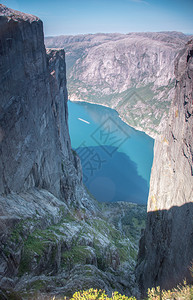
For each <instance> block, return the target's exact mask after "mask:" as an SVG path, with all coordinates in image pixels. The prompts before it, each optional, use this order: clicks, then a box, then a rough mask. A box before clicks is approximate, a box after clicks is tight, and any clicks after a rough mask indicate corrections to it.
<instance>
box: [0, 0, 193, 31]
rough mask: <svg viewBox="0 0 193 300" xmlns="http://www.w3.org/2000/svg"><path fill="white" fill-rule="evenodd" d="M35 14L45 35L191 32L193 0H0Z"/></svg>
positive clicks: (192, 28)
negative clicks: (40, 21) (42, 24)
mask: <svg viewBox="0 0 193 300" xmlns="http://www.w3.org/2000/svg"><path fill="white" fill-rule="evenodd" d="M1 3H2V4H4V5H6V6H8V7H10V8H13V9H16V10H20V11H22V12H25V13H30V14H33V15H36V16H38V17H39V18H40V19H41V20H42V21H43V23H44V33H45V36H56V35H71V34H73V35H74V34H85V33H99V32H102V33H110V32H120V33H128V32H147V31H181V32H184V33H186V34H193V0H52V1H51V0H33V1H31V0H2V2H1Z"/></svg>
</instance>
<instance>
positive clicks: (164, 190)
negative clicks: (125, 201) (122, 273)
mask: <svg viewBox="0 0 193 300" xmlns="http://www.w3.org/2000/svg"><path fill="white" fill-rule="evenodd" d="M175 77H176V89H175V98H174V101H173V103H172V105H171V108H170V112H169V120H168V123H167V128H166V130H165V131H164V133H163V136H162V137H161V138H160V140H157V141H156V142H155V150H154V151H155V152H154V153H155V155H154V156H155V157H154V162H153V168H152V174H151V183H150V193H149V200H148V218H147V224H146V229H145V232H144V235H143V237H142V239H141V243H140V252H139V258H138V267H137V277H138V282H139V285H140V288H141V291H142V292H144V291H146V290H147V288H148V287H152V286H158V285H160V286H161V287H162V288H171V287H173V286H175V285H176V284H178V283H180V282H183V280H184V279H185V278H186V279H187V280H188V281H190V282H191V281H192V276H191V274H190V269H189V268H190V267H191V265H192V259H193V240H192V236H193V223H192V215H193V204H192V201H193V189H192V187H193V43H192V42H189V43H188V44H187V46H186V48H185V49H183V50H182V51H181V52H180V53H179V55H178V57H177V59H176V63H175Z"/></svg>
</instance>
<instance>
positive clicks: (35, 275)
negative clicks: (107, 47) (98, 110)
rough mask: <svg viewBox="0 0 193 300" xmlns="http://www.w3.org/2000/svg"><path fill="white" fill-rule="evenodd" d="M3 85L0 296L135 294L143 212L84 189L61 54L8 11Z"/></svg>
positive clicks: (0, 45) (2, 43) (2, 42)
mask: <svg viewBox="0 0 193 300" xmlns="http://www.w3.org/2000/svg"><path fill="white" fill-rule="evenodd" d="M0 82H1V85H0V298H1V299H4V300H6V299H29V298H30V299H38V297H41V299H42V298H43V297H46V296H49V297H50V296H51V295H53V294H54V295H72V294H73V293H74V292H75V291H77V290H79V289H85V288H91V287H93V288H102V289H105V290H106V291H107V293H109V294H110V293H111V292H112V291H113V290H118V291H119V292H122V293H127V294H128V295H129V294H131V292H132V291H133V290H136V285H135V276H134V268H135V263H136V256H137V252H138V240H139V235H140V231H141V228H143V227H144V222H145V217H146V213H145V211H146V208H145V206H137V205H134V204H129V203H127V204H121V203H117V204H115V206H113V207H111V206H109V208H108V205H105V206H104V205H102V204H100V203H98V202H97V201H96V200H95V199H93V197H92V196H91V195H90V194H89V193H88V192H87V191H86V190H85V187H84V185H83V183H82V169H81V165H80V160H79V157H78V156H77V154H76V152H74V151H72V149H71V143H70V138H69V132H68V109H67V89H66V65H65V53H64V50H62V49H61V50H59V49H58V50H56V49H48V50H47V51H46V49H45V46H44V37H43V25H42V22H41V20H39V19H38V18H37V17H35V16H32V15H28V14H24V13H21V12H18V11H14V10H12V9H9V8H7V7H5V6H4V5H2V4H0ZM77 130H78V129H77ZM123 207H125V209H124V212H123ZM109 212H110V215H111V218H109ZM138 214H139V215H140V216H141V219H140V221H137V216H138ZM113 216H114V217H113ZM117 216H119V217H118V219H117ZM127 218H128V220H127ZM132 220H134V222H135V223H134V224H135V226H133V222H132ZM133 227H134V229H132V228H133Z"/></svg>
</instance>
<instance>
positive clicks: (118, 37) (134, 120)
mask: <svg viewBox="0 0 193 300" xmlns="http://www.w3.org/2000/svg"><path fill="white" fill-rule="evenodd" d="M187 41H188V38H187V36H185V35H184V34H182V33H178V32H160V33H129V34H126V35H124V34H94V35H83V36H75V37H73V36H61V37H48V38H46V39H45V42H46V45H47V47H63V48H64V49H65V51H66V53H67V69H68V72H67V74H68V91H69V99H71V100H75V101H78V100H79V101H81V100H82V101H87V102H93V103H98V104H103V105H106V106H109V107H111V108H114V109H116V110H117V111H118V113H119V114H120V116H121V117H122V118H123V120H124V121H125V122H126V123H128V124H129V125H131V126H134V127H135V128H137V129H140V130H143V131H146V132H147V133H148V134H150V135H151V136H153V137H155V136H156V134H157V133H160V132H161V131H162V130H163V127H164V125H165V119H166V116H167V113H168V109H169V106H170V103H171V100H172V99H173V95H174V93H173V91H174V83H175V78H174V72H173V69H174V60H175V57H176V55H177V53H178V52H179V49H181V48H183V47H184V44H185V43H186V42H187ZM161 120H162V121H161Z"/></svg>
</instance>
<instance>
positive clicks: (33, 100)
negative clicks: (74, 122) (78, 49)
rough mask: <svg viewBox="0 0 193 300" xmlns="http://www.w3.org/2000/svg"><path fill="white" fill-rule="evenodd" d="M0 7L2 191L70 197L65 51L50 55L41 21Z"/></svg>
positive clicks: (0, 190)
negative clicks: (66, 169)
mask: <svg viewBox="0 0 193 300" xmlns="http://www.w3.org/2000/svg"><path fill="white" fill-rule="evenodd" d="M0 8H1V11H0V25H1V29H0V30H1V31H0V34H1V49H0V51H1V61H0V64H1V89H0V99H1V103H0V105H1V106H0V113H1V115H0V129H1V144H0V151H1V156H0V173H1V176H0V193H1V194H7V193H10V192H11V191H12V192H17V193H18V192H20V191H24V190H27V189H28V188H30V187H39V188H46V189H47V190H49V191H50V192H52V193H53V194H54V195H55V196H58V197H60V196H62V195H64V196H65V200H67V198H68V197H70V195H68V192H67V190H66V188H65V184H66V180H67V178H66V176H65V172H64V170H63V169H62V161H63V160H65V161H69V164H70V165H71V167H72V168H74V174H75V173H76V172H75V167H74V165H75V161H74V157H73V155H72V153H71V149H70V139H69V134H68V125H67V114H68V113H67V92H66V68H65V60H64V55H65V54H64V51H63V50H61V51H58V52H57V51H55V50H54V51H51V50H49V52H48V56H46V50H45V47H44V41H43V27H42V22H41V21H40V20H39V19H37V18H36V17H33V16H28V15H25V14H22V13H19V12H15V11H12V10H8V9H7V8H5V7H4V6H3V5H1V7H0ZM50 162H52V163H50ZM77 180H78V179H77Z"/></svg>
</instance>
